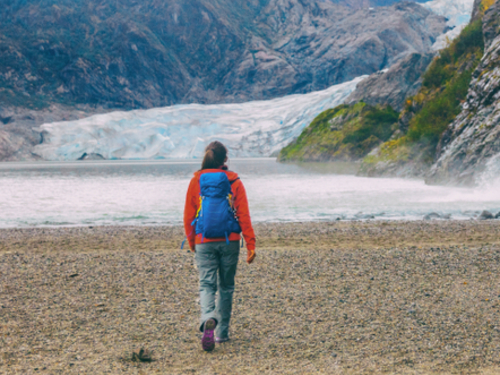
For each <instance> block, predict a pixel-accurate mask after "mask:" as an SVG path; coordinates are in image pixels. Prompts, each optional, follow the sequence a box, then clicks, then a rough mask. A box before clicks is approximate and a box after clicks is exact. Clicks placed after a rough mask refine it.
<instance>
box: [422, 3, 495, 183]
mask: <svg viewBox="0 0 500 375" xmlns="http://www.w3.org/2000/svg"><path fill="white" fill-rule="evenodd" d="M483 35H484V50H485V52H484V56H483V58H482V60H481V62H480V64H479V66H478V67H477V69H476V70H475V71H474V73H473V79H472V81H471V83H470V86H469V91H468V93H467V98H466V101H465V103H464V104H463V106H462V108H463V110H462V112H461V113H460V114H459V115H458V116H457V117H456V119H455V120H454V121H453V122H452V123H451V124H450V126H449V127H448V128H447V129H446V131H445V132H444V134H443V135H442V137H441V139H440V142H439V145H438V149H437V160H436V162H435V163H434V164H433V166H432V168H431V170H430V172H429V173H428V174H427V179H426V181H427V182H428V183H432V184H437V183H439V184H443V183H444V184H449V183H452V184H459V185H470V184H475V183H477V182H478V181H479V180H480V179H481V178H482V177H483V173H484V172H485V171H487V170H488V169H489V170H490V171H494V172H496V174H497V175H498V173H499V172H500V2H498V1H497V2H496V3H495V4H493V5H492V6H491V7H490V8H489V9H488V10H487V11H486V13H485V16H484V17H483Z"/></svg>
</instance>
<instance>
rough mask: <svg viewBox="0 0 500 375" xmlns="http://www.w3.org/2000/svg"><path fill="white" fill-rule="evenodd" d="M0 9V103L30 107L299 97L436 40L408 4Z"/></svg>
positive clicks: (84, 4)
mask: <svg viewBox="0 0 500 375" xmlns="http://www.w3.org/2000/svg"><path fill="white" fill-rule="evenodd" d="M388 2H392V1H388ZM1 3H3V4H1V5H2V6H1V7H0V35H1V36H0V54H1V56H2V59H1V60H0V101H1V102H3V103H4V104H5V103H7V104H10V105H28V106H30V107H32V108H39V107H44V106H47V105H48V104H49V103H54V102H58V103H61V104H65V105H74V104H82V103H83V104H90V105H93V106H104V107H107V108H127V109H129V108H150V107H155V106H165V105H171V104H179V103H190V102H200V103H217V102H238V101H247V100H254V99H267V98H273V97H277V96H282V95H286V94H292V93H305V92H309V91H313V90H318V89H323V88H326V87H328V86H330V85H333V84H337V83H341V82H345V81H347V80H350V79H352V78H354V77H356V76H359V75H362V74H371V73H373V72H375V71H378V70H380V69H383V68H386V67H389V66H390V65H391V64H393V63H394V62H396V61H399V60H400V59H402V58H403V57H404V56H406V55H407V54H408V53H413V52H421V53H422V52H426V51H428V50H429V48H430V46H431V45H432V43H433V41H434V40H435V38H436V37H437V36H438V35H439V34H441V33H442V32H443V31H444V29H445V20H444V19H443V18H442V17H438V16H436V15H433V14H432V13H430V12H429V11H427V10H425V9H423V8H422V7H420V6H419V5H418V4H415V3H408V2H403V3H397V4H394V5H392V6H390V7H382V8H374V9H369V8H363V9H361V10H355V9H356V8H360V7H363V6H366V5H369V6H375V5H381V4H383V5H385V4H386V3H387V2H386V1H383V0H380V1H378V0H372V1H370V2H367V3H365V2H364V1H348V0H346V1H337V2H332V1H328V0H327V1H319V0H318V1H310V2H302V1H299V0H252V1H242V0H233V1H227V0H210V1H209V0H167V1H159V0H143V1H138V0H122V1H118V0H85V1H77V0H67V1H64V2H58V1H55V0H38V1H30V2H25V1H22V0H13V1H9V2H7V1H1Z"/></svg>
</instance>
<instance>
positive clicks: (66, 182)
mask: <svg viewBox="0 0 500 375" xmlns="http://www.w3.org/2000/svg"><path fill="white" fill-rule="evenodd" d="M199 166H200V162H199V161H198V160H196V161H178V162H175V161H154V162H139V161H138V162H130V161H128V162H122V161H102V162H74V163H70V162H68V163H45V162H39V163H1V164H0V227H2V228H5V227H31V226H80V225H163V224H180V223H181V222H182V212H183V207H184V199H185V194H186V190H187V187H188V184H189V180H190V178H191V176H192V174H193V172H194V171H196V170H197V169H198V168H199ZM230 169H232V170H234V171H235V172H238V173H239V174H240V177H241V179H242V181H243V183H244V184H245V187H246V189H247V194H248V198H249V202H250V210H251V214H252V218H253V221H254V222H287V221H321V220H336V219H338V218H340V219H342V220H359V219H362V220H365V219H371V218H374V219H384V220H392V219H406V220H421V219H422V218H423V216H424V215H425V214H428V213H430V212H437V213H439V214H451V217H452V218H453V219H471V218H473V217H474V215H477V213H478V212H480V211H482V210H484V209H487V210H490V211H492V212H493V213H497V212H499V211H500V179H499V180H496V181H492V182H490V184H489V185H487V186H482V187H479V188H476V189H466V188H451V187H436V186H427V185H425V184H424V182H423V181H419V180H403V179H386V178H362V177H356V176H354V175H352V174H339V173H349V172H350V168H349V166H345V165H329V166H325V165H312V166H311V165H308V166H301V165H284V164H279V163H277V162H276V161H275V160H274V159H240V160H232V161H231V162H230Z"/></svg>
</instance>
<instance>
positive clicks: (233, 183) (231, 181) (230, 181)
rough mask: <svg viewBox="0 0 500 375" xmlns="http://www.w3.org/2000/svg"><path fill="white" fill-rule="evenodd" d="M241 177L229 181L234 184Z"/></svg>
mask: <svg viewBox="0 0 500 375" xmlns="http://www.w3.org/2000/svg"><path fill="white" fill-rule="evenodd" d="M239 179H240V178H239V177H237V178H235V179H234V180H233V181H229V183H230V184H231V185H232V184H234V183H235V182H236V181H238V180H239Z"/></svg>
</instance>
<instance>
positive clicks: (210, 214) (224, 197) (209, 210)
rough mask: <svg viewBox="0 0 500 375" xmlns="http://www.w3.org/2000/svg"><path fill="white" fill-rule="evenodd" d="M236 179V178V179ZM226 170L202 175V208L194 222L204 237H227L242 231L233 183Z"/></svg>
mask: <svg viewBox="0 0 500 375" xmlns="http://www.w3.org/2000/svg"><path fill="white" fill-rule="evenodd" d="M235 181H236V180H235ZM233 182H234V181H232V182H229V179H228V178H227V175H226V174H225V173H224V172H215V173H204V174H202V175H201V176H200V201H201V204H200V209H199V211H198V214H197V215H196V219H195V220H194V222H193V224H192V225H193V226H194V224H195V223H196V234H201V235H202V242H203V238H224V237H225V238H226V242H227V243H229V235H230V234H231V233H241V227H240V224H239V223H238V219H237V218H236V211H235V210H234V207H233V196H232V191H231V185H232V183H233Z"/></svg>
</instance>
